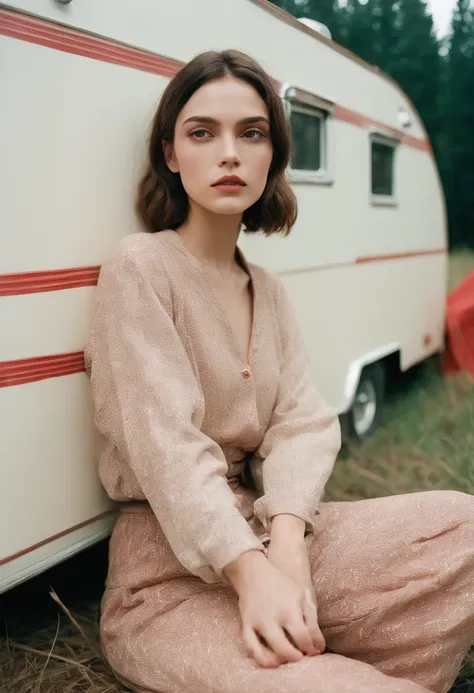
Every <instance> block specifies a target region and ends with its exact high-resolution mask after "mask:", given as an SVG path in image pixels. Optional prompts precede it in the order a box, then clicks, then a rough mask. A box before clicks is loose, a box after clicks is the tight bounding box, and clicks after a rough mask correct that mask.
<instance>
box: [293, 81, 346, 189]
mask: <svg viewBox="0 0 474 693" xmlns="http://www.w3.org/2000/svg"><path fill="white" fill-rule="evenodd" d="M283 98H284V103H285V106H286V110H287V114H288V119H289V121H290V130H291V139H292V151H291V160H290V167H289V171H288V175H289V178H290V180H291V182H293V183H323V184H328V183H332V182H333V174H332V169H331V163H332V160H333V156H332V155H331V153H330V145H331V144H332V142H333V140H334V138H333V136H332V135H333V133H332V121H333V118H332V117H331V115H332V112H333V110H334V104H333V103H332V102H331V101H327V100H326V99H323V98H322V97H320V96H317V95H316V94H311V93H310V92H307V91H304V90H303V89H299V88H297V87H292V86H288V87H287V88H286V89H285V92H284V97H283Z"/></svg>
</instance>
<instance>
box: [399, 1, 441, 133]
mask: <svg viewBox="0 0 474 693" xmlns="http://www.w3.org/2000/svg"><path fill="white" fill-rule="evenodd" d="M397 23H398V27H397V30H398V41H397V48H396V51H395V55H394V56H393V57H395V58H396V60H395V61H394V62H393V63H392V65H391V68H390V74H391V76H392V77H394V79H395V80H396V81H397V82H398V83H399V84H400V85H401V86H402V88H403V89H404V91H405V92H406V93H407V94H408V96H409V97H410V98H411V99H412V101H413V102H414V104H415V106H416V107H417V109H418V111H419V112H420V115H421V118H422V120H423V122H424V124H425V126H426V128H427V130H428V133H429V135H430V137H431V139H432V141H433V144H434V145H435V146H436V139H437V137H438V134H439V129H440V111H439V99H438V96H439V87H440V76H441V57H440V53H439V48H440V47H439V42H438V39H437V37H436V34H435V31H434V25H433V18H432V16H431V14H429V12H428V11H427V8H426V4H425V2H424V0H400V2H399V9H398V20H397Z"/></svg>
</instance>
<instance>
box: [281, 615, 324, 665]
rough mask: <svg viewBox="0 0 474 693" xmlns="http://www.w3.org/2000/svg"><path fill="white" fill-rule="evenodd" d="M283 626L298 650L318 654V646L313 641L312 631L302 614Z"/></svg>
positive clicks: (308, 653)
mask: <svg viewBox="0 0 474 693" xmlns="http://www.w3.org/2000/svg"><path fill="white" fill-rule="evenodd" d="M284 628H285V631H286V632H287V633H288V635H289V636H290V637H291V640H292V642H293V643H294V644H295V646H296V647H297V648H298V650H299V651H300V652H302V653H303V654H305V655H309V656H312V655H316V654H319V648H317V646H316V643H314V642H313V636H312V633H311V631H310V629H309V626H308V624H307V623H306V622H305V620H304V617H303V614H301V618H300V619H298V620H297V621H292V622H288V623H285V625H284Z"/></svg>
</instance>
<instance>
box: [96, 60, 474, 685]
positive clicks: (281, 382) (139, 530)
mask: <svg viewBox="0 0 474 693" xmlns="http://www.w3.org/2000/svg"><path fill="white" fill-rule="evenodd" d="M288 158H289V134H288V127H287V123H286V120H285V115H284V111H283V107H282V104H281V102H280V99H279V97H278V95H277V93H276V92H275V90H274V88H273V86H272V83H271V80H270V78H269V77H268V75H266V73H265V72H264V71H263V69H262V68H261V67H260V66H259V65H258V64H256V63H255V62H254V61H253V60H252V59H250V58H249V57H248V56H246V55H243V54H242V53H239V52H236V51H224V52H222V53H215V52H210V53H205V54H202V55H200V56H198V57H197V58H195V59H194V60H192V61H191V62H190V63H189V64H188V65H186V66H185V67H184V68H183V69H182V70H181V72H180V73H179V74H178V75H176V77H175V78H174V79H173V80H172V81H171V82H170V83H169V85H168V87H167V89H166V90H165V92H164V95H163V97H162V100H161V103H160V106H159V108H158V112H157V114H156V117H155V120H154V125H153V130H152V134H151V142H150V147H149V161H148V169H147V172H146V175H145V176H144V178H143V180H142V182H141V185H140V189H139V201H138V209H139V212H140V214H141V217H142V218H143V221H144V222H145V225H146V227H147V230H148V231H150V232H151V233H146V232H144V233H138V234H132V235H131V236H129V237H127V238H125V239H124V240H123V241H122V242H121V243H120V244H119V247H118V248H117V250H116V252H115V253H114V255H113V257H112V258H111V260H110V261H109V262H108V263H107V264H105V265H104V266H103V268H102V271H101V276H100V282H99V287H98V300H97V307H96V312H95V317H94V320H93V324H92V327H91V332H90V338H89V342H88V346H87V350H86V356H87V362H88V368H89V371H90V376H91V383H92V390H93V396H94V401H95V408H96V418H97V424H98V427H99V430H100V431H101V433H102V434H103V436H104V438H105V443H106V446H105V449H104V452H103V454H102V458H101V462H100V474H101V479H102V482H103V484H104V487H105V489H106V490H107V492H108V494H109V495H110V497H111V498H113V499H115V500H117V501H120V502H122V505H123V507H122V513H121V515H120V517H119V519H118V522H117V524H116V527H115V530H114V532H113V536H112V539H111V546H110V568H109V575H108V579H107V586H106V592H105V595H104V599H103V610H102V621H101V631H102V642H103V647H104V650H105V653H106V656H107V658H108V660H109V662H110V664H111V666H112V667H113V669H114V670H115V672H116V673H117V675H118V676H119V677H120V678H121V679H122V680H123V681H125V682H126V683H127V684H128V685H129V686H130V687H131V688H132V689H133V690H134V691H137V692H141V693H151V692H153V693H185V692H186V693H319V692H321V693H322V692H324V693H342V692H348V691H350V692H351V693H353V691H357V693H377V692H380V693H382V692H388V691H391V692H393V693H422V691H426V690H432V691H436V692H438V693H441V691H446V690H447V689H448V687H449V686H450V685H451V684H452V682H453V680H454V678H455V676H456V673H457V672H458V670H459V667H460V665H461V662H462V659H463V657H464V656H465V654H466V652H467V650H468V648H469V646H470V644H471V642H472V639H473V634H474V599H473V596H474V501H473V498H472V497H470V496H467V495H463V494H460V493H454V492H433V493H422V494H413V495H410V496H398V497H393V498H381V499H376V500H369V501H362V502H357V503H330V504H320V502H319V501H320V499H321V496H322V494H323V490H324V487H325V484H326V481H327V479H328V477H329V475H330V473H331V470H332V467H333V464H334V461H335V458H336V455H337V452H338V449H339V445H340V434H339V426H338V421H337V417H336V416H335V415H334V414H333V413H332V412H331V411H330V410H329V409H328V407H327V406H326V405H325V404H324V402H323V401H322V400H321V398H320V397H319V396H318V394H317V392H316V391H315V389H314V387H313V384H312V382H311V376H310V373H309V369H308V364H307V360H306V354H305V350H304V347H303V344H302V341H301V338H300V335H299V331H298V326H297V323H296V320H295V317H294V314H293V309H292V307H291V305H290V302H289V300H288V298H287V297H286V295H285V291H284V289H283V286H282V283H281V282H280V280H279V279H278V278H277V277H276V276H275V275H273V274H272V273H271V272H269V271H267V270H265V269H263V268H261V267H256V266H254V265H251V264H249V263H248V262H246V260H245V258H244V256H243V255H242V253H241V252H240V250H239V249H238V247H237V241H238V237H239V233H240V231H241V229H242V227H243V228H244V231H245V232H247V233H252V232H255V231H257V230H259V229H261V230H262V231H263V232H264V233H265V234H267V235H269V234H272V233H282V234H287V233H289V232H290V230H291V227H292V225H293V223H294V221H295V218H296V203H295V198H294V196H293V193H292V191H291V189H290V187H289V186H288V183H287V182H286V180H285V168H286V166H287V164H288ZM323 223H324V222H323V220H320V225H321V224H323ZM316 605H317V606H316Z"/></svg>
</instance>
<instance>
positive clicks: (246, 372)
mask: <svg viewBox="0 0 474 693" xmlns="http://www.w3.org/2000/svg"><path fill="white" fill-rule="evenodd" d="M242 378H243V379H244V380H248V379H249V378H250V370H249V369H248V368H244V370H243V371H242Z"/></svg>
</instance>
